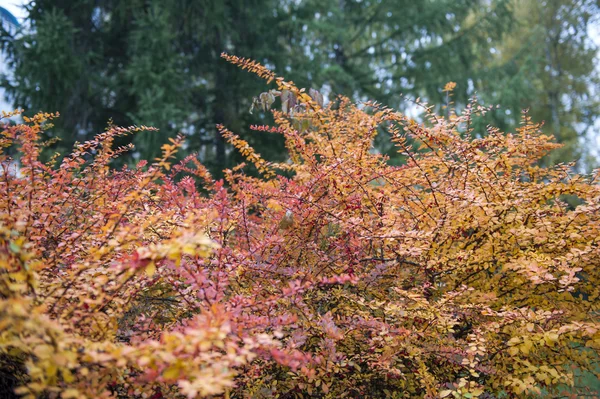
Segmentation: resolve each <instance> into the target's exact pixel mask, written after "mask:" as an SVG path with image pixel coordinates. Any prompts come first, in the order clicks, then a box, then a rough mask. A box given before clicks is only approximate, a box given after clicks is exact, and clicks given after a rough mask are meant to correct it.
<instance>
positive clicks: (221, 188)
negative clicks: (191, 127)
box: [0, 55, 600, 399]
mask: <svg viewBox="0 0 600 399" xmlns="http://www.w3.org/2000/svg"><path fill="white" fill-rule="evenodd" d="M224 57H225V58H226V59H228V60H229V61H230V62H232V63H233V64H236V65H238V66H240V67H242V68H245V69H248V70H250V71H251V72H254V73H255V74H257V75H259V76H261V77H263V78H264V79H265V80H267V81H268V82H275V84H276V89H275V90H276V92H278V93H281V94H283V93H287V94H286V96H285V100H288V101H289V99H290V98H292V97H293V98H294V99H295V100H294V101H296V104H303V105H304V106H303V107H302V112H294V114H293V115H290V113H289V109H287V111H288V112H282V111H277V110H274V111H273V115H274V118H275V121H276V124H275V126H253V129H254V130H255V131H257V132H259V131H260V132H265V134H267V135H270V134H279V135H282V136H283V138H284V139H285V142H286V147H287V150H288V154H289V161H288V162H286V163H274V162H269V161H267V160H265V159H264V158H263V157H261V156H260V155H259V154H258V153H257V152H256V151H255V150H254V149H253V148H252V147H251V146H250V145H249V144H248V142H246V141H245V140H243V139H241V138H240V137H238V136H237V135H235V134H234V133H232V132H230V131H229V130H227V129H226V128H225V127H223V126H221V127H220V130H221V132H222V133H223V135H224V136H225V137H226V139H227V140H229V141H230V142H231V143H232V144H233V145H234V146H235V147H236V148H237V149H238V150H239V151H240V152H241V153H243V154H244V155H245V156H246V157H247V158H248V160H249V161H250V162H251V163H252V164H254V166H255V167H256V169H257V170H258V171H259V172H260V173H261V176H259V177H253V176H250V175H249V174H247V173H246V169H245V167H244V165H243V164H241V165H239V166H237V167H235V168H233V169H229V170H226V171H225V172H224V175H225V181H223V180H214V179H212V178H211V177H210V175H209V174H208V173H207V171H206V169H205V168H204V167H203V166H202V165H201V164H199V163H198V162H197V161H196V158H195V157H194V156H190V157H187V158H186V159H184V160H183V161H181V162H179V163H176V164H175V165H173V166H171V164H170V162H169V159H170V158H171V157H172V156H173V154H174V152H175V151H176V149H177V148H178V147H180V146H181V145H182V142H181V140H180V139H178V140H174V142H172V143H171V144H167V145H165V146H163V155H162V157H161V158H159V159H157V160H156V161H155V162H154V163H153V164H151V165H150V166H148V165H147V164H146V163H145V162H144V161H142V162H141V163H140V164H139V165H138V166H137V167H136V168H134V169H129V168H126V167H125V168H123V169H120V170H112V169H109V168H108V167H107V165H108V162H109V160H110V159H111V158H113V157H115V156H118V155H120V154H121V153H122V152H123V151H125V149H123V148H118V149H112V146H113V143H114V141H115V139H116V137H118V136H122V135H126V134H129V133H131V132H133V131H136V130H148V128H144V127H140V128H135V127H131V128H128V129H123V128H116V127H112V128H110V129H109V130H107V131H106V132H105V133H102V134H101V135H99V136H97V137H96V139H94V140H92V141H90V142H86V143H84V144H79V145H77V146H76V147H75V150H74V152H73V153H72V155H70V156H68V157H67V158H65V159H64V160H63V161H62V162H61V164H60V165H59V167H58V168H53V167H51V164H50V165H49V164H43V163H41V162H40V161H39V152H40V148H41V145H42V144H41V143H40V142H39V137H40V133H41V131H42V130H43V129H44V128H46V127H47V126H48V122H47V120H49V119H51V117H52V116H51V115H43V114H40V115H38V116H36V117H35V118H33V119H26V123H27V124H26V125H19V126H12V127H6V128H4V130H3V132H2V141H1V145H2V147H3V148H4V149H8V148H11V147H15V146H16V147H18V148H17V149H18V151H19V152H20V154H21V156H20V160H21V161H20V162H21V164H20V165H19V168H18V169H16V166H15V163H14V161H12V160H11V159H10V158H8V156H7V155H3V158H2V160H1V161H2V165H3V168H2V172H3V176H2V179H1V182H0V193H1V194H0V202H1V203H2V208H3V209H5V210H6V212H3V213H2V222H1V223H2V226H3V227H2V245H1V247H0V250H1V252H0V253H1V257H0V262H1V263H0V267H1V268H2V269H1V270H2V272H1V273H0V276H1V278H2V279H1V280H0V281H1V283H0V290H1V291H0V312H1V316H2V317H1V318H0V320H2V322H1V324H0V351H1V352H2V354H4V355H5V356H4V357H1V358H0V359H3V361H8V360H10V361H12V362H17V361H19V362H21V363H23V364H24V365H25V367H26V371H27V372H26V373H25V374H23V375H21V376H20V377H21V378H22V380H21V384H22V387H20V388H19V392H22V393H29V394H30V397H35V396H36V395H40V394H41V393H42V392H46V393H48V394H57V393H60V395H61V396H62V397H63V398H70V397H86V396H87V397H110V395H113V396H120V397H125V396H126V395H129V397H153V398H155V399H157V398H166V397H171V398H179V397H188V398H193V397H198V396H207V395H213V397H229V398H233V397H235V398H250V397H252V398H269V397H280V398H310V397H314V398H334V397H348V398H353V397H365V398H403V397H425V398H435V397H438V398H439V397H442V398H444V397H448V398H449V397H452V398H473V397H479V398H501V397H505V398H517V397H519V398H522V397H536V396H541V395H543V396H544V397H550V396H560V395H562V393H561V392H563V391H564V390H565V387H569V386H571V387H572V386H574V385H576V384H575V378H574V370H576V369H577V370H589V371H592V372H594V371H595V367H594V363H595V362H596V361H597V358H596V354H597V351H598V349H599V345H600V332H599V327H600V326H599V325H598V303H599V302H598V296H599V294H600V291H599V288H598V287H599V286H600V285H599V284H598V280H599V277H600V276H599V270H600V268H599V267H598V259H600V256H599V255H600V253H599V252H600V248H599V246H598V241H597V240H598V237H599V234H598V228H599V226H600V220H599V219H600V212H599V209H598V208H599V207H600V189H599V188H598V186H597V185H596V184H595V178H596V175H593V176H591V177H584V176H579V175H573V174H571V172H570V170H571V169H570V166H569V165H559V166H555V167H550V168H544V167H540V166H538V165H537V164H536V161H537V160H539V158H540V157H542V156H544V155H545V154H546V153H547V152H548V151H550V150H552V149H555V148H557V147H558V145H557V144H554V143H553V142H552V139H551V137H548V136H545V135H542V134H540V131H539V125H536V124H533V123H532V122H531V121H530V120H529V118H528V116H527V115H524V116H523V122H522V125H521V127H520V128H519V129H517V131H516V132H515V133H514V134H506V135H505V134H501V133H500V132H499V131H498V130H497V129H494V128H489V130H488V132H487V133H488V134H487V135H485V136H484V137H481V138H475V139H474V138H473V136H474V134H473V133H474V132H473V131H472V120H473V118H474V117H475V116H476V115H479V114H483V113H485V112H487V111H488V110H487V109H486V108H483V107H481V106H478V105H477V104H475V103H472V104H471V105H470V106H469V107H467V108H466V109H465V110H464V111H463V112H461V113H460V114H457V113H455V112H453V111H449V112H448V113H447V116H445V117H442V116H438V115H435V114H434V113H432V112H430V113H429V114H428V121H427V123H426V124H421V123H417V122H415V121H414V120H411V119H410V118H408V117H407V116H405V115H403V114H401V113H399V112H396V111H393V110H391V109H388V108H385V107H382V106H379V105H377V104H375V103H370V104H367V105H366V106H360V107H359V106H356V105H353V104H352V102H351V101H350V100H349V99H347V98H344V97H340V98H339V100H338V101H336V102H334V103H332V104H329V105H328V106H324V107H321V106H320V105H319V104H318V101H317V100H320V98H319V96H318V95H317V94H316V93H315V92H313V93H311V94H312V96H311V95H309V94H307V93H306V92H304V90H302V89H298V88H297V87H296V86H295V85H294V84H293V83H291V82H287V81H285V80H284V79H283V78H280V77H278V76H276V75H275V74H274V73H273V72H271V71H269V70H267V69H266V68H264V67H263V66H261V65H260V64H258V63H256V62H251V61H249V60H246V59H242V58H238V57H234V56H228V55H224ZM446 88H447V89H448V90H451V89H452V85H448V86H447V87H446ZM267 93H269V92H267ZM270 93H273V92H272V91H271V92H270ZM268 103H269V105H271V104H272V103H273V102H272V101H270V99H269V100H268ZM298 121H300V123H298ZM383 125H384V126H386V128H387V129H388V130H389V131H390V132H391V133H392V136H393V140H394V143H395V145H396V147H397V150H398V151H399V152H401V153H402V154H403V155H404V156H405V157H406V158H407V162H406V164H404V165H402V166H391V165H389V164H388V163H387V162H386V161H387V159H386V157H385V156H384V155H381V154H380V153H378V152H377V151H373V146H372V144H373V140H374V138H375V136H376V134H377V132H378V127H379V126H383ZM141 134H145V133H141ZM409 140H410V143H411V144H409ZM278 171H283V172H285V175H288V176H289V177H284V176H282V174H279V173H277V172H278ZM566 195H572V196H576V197H577V198H578V199H579V201H580V203H581V205H579V206H577V207H576V208H573V207H569V206H567V204H566V203H565V201H564V197H565V196H566ZM5 359H8V360H5ZM574 389H576V392H578V393H580V394H585V387H577V386H575V387H574Z"/></svg>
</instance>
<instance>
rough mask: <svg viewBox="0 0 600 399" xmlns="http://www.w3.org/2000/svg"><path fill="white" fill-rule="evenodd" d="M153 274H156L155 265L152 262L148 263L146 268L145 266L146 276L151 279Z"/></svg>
mask: <svg viewBox="0 0 600 399" xmlns="http://www.w3.org/2000/svg"><path fill="white" fill-rule="evenodd" d="M154 273H156V265H155V264H154V262H150V263H148V266H146V274H147V275H148V277H152V276H154Z"/></svg>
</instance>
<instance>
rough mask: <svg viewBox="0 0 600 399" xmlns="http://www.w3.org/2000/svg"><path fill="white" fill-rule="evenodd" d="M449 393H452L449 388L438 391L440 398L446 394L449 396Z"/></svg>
mask: <svg viewBox="0 0 600 399" xmlns="http://www.w3.org/2000/svg"><path fill="white" fill-rule="evenodd" d="M450 395H452V390H451V389H445V390H443V391H440V398H445V397H446V396H450Z"/></svg>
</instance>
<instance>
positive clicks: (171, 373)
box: [162, 366, 179, 380]
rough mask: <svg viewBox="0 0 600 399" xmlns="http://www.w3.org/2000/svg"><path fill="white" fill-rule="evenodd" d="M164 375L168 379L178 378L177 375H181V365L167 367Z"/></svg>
mask: <svg viewBox="0 0 600 399" xmlns="http://www.w3.org/2000/svg"><path fill="white" fill-rule="evenodd" d="M162 376H163V378H165V379H167V380H175V379H177V377H179V367H177V366H171V367H168V368H167V369H165V371H163V373H162Z"/></svg>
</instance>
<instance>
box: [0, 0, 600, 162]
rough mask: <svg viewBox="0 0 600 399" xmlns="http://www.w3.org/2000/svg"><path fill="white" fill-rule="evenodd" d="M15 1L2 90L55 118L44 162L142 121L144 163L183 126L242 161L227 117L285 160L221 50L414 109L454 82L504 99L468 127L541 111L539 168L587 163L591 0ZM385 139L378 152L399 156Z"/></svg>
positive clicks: (590, 157) (195, 145) (458, 94)
mask: <svg viewBox="0 0 600 399" xmlns="http://www.w3.org/2000/svg"><path fill="white" fill-rule="evenodd" d="M5 3H8V2H5ZM25 3H26V4H25V6H24V13H23V15H26V18H25V20H23V21H21V24H20V26H19V27H15V26H11V24H2V26H3V28H2V30H0V49H1V50H2V57H4V58H5V63H7V64H8V65H7V68H6V70H7V72H9V73H6V74H4V75H2V80H1V83H0V84H1V86H2V87H3V88H4V89H5V94H6V96H7V99H8V100H9V101H10V102H11V103H12V104H13V106H14V107H15V108H23V109H25V110H26V115H30V116H31V115H33V114H34V113H36V112H39V111H40V110H44V111H57V112H59V113H60V115H61V118H60V119H58V120H57V121H56V122H55V128H54V129H53V130H52V133H49V134H52V135H54V136H56V137H58V138H60V141H59V142H57V143H56V144H54V145H53V146H52V147H51V148H50V149H49V152H48V154H49V155H48V156H50V155H52V153H54V152H56V151H58V152H61V153H63V154H64V153H65V152H66V151H67V150H68V149H70V148H71V147H72V145H73V143H74V142H75V141H84V140H86V139H89V138H91V137H93V135H95V134H97V133H98V132H101V131H103V130H104V129H105V128H106V126H107V123H108V122H109V121H112V123H114V124H115V125H119V126H128V125H132V124H143V125H148V126H155V127H157V128H159V129H160V130H159V131H158V132H154V133H149V132H148V133H147V134H144V135H140V136H138V137H137V138H136V139H135V144H136V152H134V153H133V154H132V155H133V156H134V157H137V158H141V159H146V158H153V157H155V156H156V155H158V152H159V148H160V145H161V144H163V143H165V142H167V141H168V138H170V137H171V138H172V137H174V136H175V135H176V134H177V133H178V132H183V133H184V134H185V135H186V136H188V140H187V141H188V146H187V149H186V151H188V152H197V153H198V154H199V158H200V160H201V161H202V162H204V163H205V164H206V165H208V166H209V167H210V169H211V170H212V171H213V172H217V173H218V171H220V170H222V168H223V167H225V166H231V165H233V164H234V163H235V162H236V161H239V159H234V158H235V157H236V155H235V153H234V152H231V151H230V150H228V148H227V146H226V145H225V143H224V141H223V138H222V137H221V135H220V134H218V132H217V130H216V128H215V125H216V124H217V123H223V124H224V125H226V126H228V127H230V128H232V130H234V131H236V132H240V133H241V136H242V137H243V138H244V139H246V140H248V141H249V142H250V144H251V145H253V146H255V148H256V149H257V150H258V151H259V152H260V153H261V154H263V155H264V156H265V158H266V159H269V160H273V161H282V159H281V157H282V156H283V155H282V154H284V151H282V149H283V140H282V139H281V138H280V137H273V136H272V135H265V134H249V131H248V129H247V126H248V125H249V124H257V123H265V122H266V121H267V120H268V119H269V118H270V115H265V114H264V113H261V112H255V113H254V114H249V113H248V109H249V108H250V105H251V102H252V98H253V97H254V96H257V95H258V94H259V93H260V92H261V91H263V86H262V83H261V82H260V81H259V80H257V79H256V78H254V77H252V76H248V75H246V74H243V73H240V72H239V71H237V70H236V69H235V67H232V66H231V65H228V64H227V63H225V62H224V61H223V60H220V59H219V55H220V54H221V52H222V51H227V52H228V53H230V54H236V55H239V56H244V57H248V58H251V59H254V60H257V61H259V62H261V63H263V64H264V65H266V66H267V67H269V68H271V69H273V70H274V71H275V72H276V73H277V74H279V75H281V76H285V77H286V78H287V79H291V80H293V81H294V82H295V83H296V84H297V85H298V86H299V87H307V88H308V87H312V88H314V89H317V90H320V91H321V92H322V93H324V94H325V96H326V97H329V98H330V99H333V98H334V97H335V96H336V95H338V94H343V95H346V96H350V97H352V98H354V99H355V100H363V99H365V100H366V99H371V100H377V101H379V102H381V103H383V104H385V105H388V106H392V107H395V108H396V109H400V110H404V111H407V112H409V113H411V114H414V115H415V116H417V115H418V114H419V113H420V112H421V110H420V109H419V108H417V107H415V106H414V104H413V100H415V99H416V98H420V99H421V100H423V101H427V102H428V103H431V104H444V103H446V102H447V101H448V99H447V98H446V93H445V92H444V91H443V90H442V89H443V87H444V85H445V84H446V83H447V82H450V81H452V82H456V83H457V86H456V88H455V90H454V97H453V98H452V100H453V101H454V102H455V104H456V105H457V106H458V107H459V108H460V107H461V106H463V105H464V104H466V103H467V101H468V99H469V98H470V97H471V96H475V95H476V96H477V97H478V98H479V100H480V101H481V102H483V103H484V104H488V105H496V104H498V105H499V106H500V108H498V109H497V110H495V111H494V112H492V113H491V114H488V117H487V118H485V119H483V120H480V121H479V123H481V129H478V130H476V131H482V132H484V131H485V129H483V127H484V126H485V125H486V124H492V125H494V126H497V127H499V128H500V129H502V130H505V131H511V130H514V128H515V127H516V126H518V123H519V120H520V114H521V111H522V109H524V108H529V109H530V114H531V116H532V118H533V120H534V121H538V122H541V121H545V126H544V132H545V133H547V134H553V135H555V136H556V138H557V139H558V141H560V142H562V143H564V144H565V147H563V148H562V149H561V150H558V151H555V152H554V153H553V154H552V155H551V156H549V157H547V158H546V162H549V163H556V162H566V161H572V160H579V165H580V168H581V169H583V170H591V168H592V167H593V166H596V165H597V156H596V155H597V146H596V145H595V142H596V135H597V130H598V128H597V126H596V127H594V123H595V122H596V121H597V120H598V116H599V114H600V108H599V103H598V98H599V97H598V95H597V93H598V90H599V87H600V86H599V75H598V69H597V68H596V61H597V54H598V44H597V43H598V40H597V36H598V33H597V29H598V16H599V15H600V14H599V10H600V3H599V2H598V1H596V0H546V1H538V0H422V1H413V0H362V1H360V0H304V1H294V0H223V1H222V0H160V1H158V0H131V1H114V0H77V1H64V0H38V1H35V2H25ZM0 5H2V4H1V3H0ZM595 38H596V41H594V39H595ZM385 137H386V136H381V137H380V138H379V139H378V143H377V148H379V150H380V151H382V152H384V153H389V155H390V156H391V157H392V159H391V161H392V162H402V160H401V159H398V158H397V155H394V154H395V151H394V150H393V149H392V146H391V144H390V143H389V142H388V141H387V140H386V139H385ZM49 138H50V137H49ZM119 144H126V139H122V142H120V143H119ZM181 155H185V154H181Z"/></svg>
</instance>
